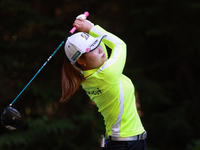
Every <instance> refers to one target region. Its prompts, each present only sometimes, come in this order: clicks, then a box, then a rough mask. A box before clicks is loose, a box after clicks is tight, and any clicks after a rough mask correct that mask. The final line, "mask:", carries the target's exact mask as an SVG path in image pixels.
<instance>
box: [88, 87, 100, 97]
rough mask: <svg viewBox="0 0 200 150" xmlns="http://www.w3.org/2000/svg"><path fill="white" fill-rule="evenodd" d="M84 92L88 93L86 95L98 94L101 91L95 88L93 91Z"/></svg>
mask: <svg viewBox="0 0 200 150" xmlns="http://www.w3.org/2000/svg"><path fill="white" fill-rule="evenodd" d="M86 93H87V94H88V95H91V94H92V95H100V94H102V92H101V90H100V89H99V88H97V90H95V91H86Z"/></svg>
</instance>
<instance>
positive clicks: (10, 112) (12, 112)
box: [1, 11, 89, 130]
mask: <svg viewBox="0 0 200 150" xmlns="http://www.w3.org/2000/svg"><path fill="white" fill-rule="evenodd" d="M84 15H85V16H86V17H87V16H89V13H88V12H87V11H86V12H85V13H84ZM74 31H76V27H73V28H72V29H71V30H70V32H69V34H68V35H67V36H66V37H65V39H64V40H63V41H62V42H61V43H60V45H59V46H58V47H57V48H56V49H55V51H54V52H53V53H52V54H51V55H50V56H49V58H48V59H47V61H46V62H45V63H44V64H43V65H42V67H41V68H40V69H39V70H38V71H37V73H36V74H35V75H34V76H33V78H32V79H31V80H30V81H29V82H28V83H27V84H26V86H25V87H24V88H23V89H22V91H21V92H20V93H19V94H18V95H17V97H16V98H15V99H14V100H13V101H12V103H10V105H9V106H8V107H6V108H5V109H4V111H3V113H2V114H1V123H2V124H3V125H4V126H5V127H6V128H7V129H9V130H14V129H16V128H17V127H18V126H19V124H20V122H21V115H20V113H19V112H18V111H17V110H16V109H14V108H12V105H13V103H14V102H15V101H16V100H17V99H18V97H19V96H20V95H21V94H22V93H23V92H24V90H25V89H26V88H27V87H28V86H29V84H30V83H31V82H32V81H33V80H34V79H35V77H36V76H37V75H38V74H39V72H40V71H41V70H42V69H43V68H44V66H45V65H46V64H47V63H48V62H49V61H50V59H51V58H52V57H53V56H54V55H55V53H56V52H57V51H58V50H59V49H60V48H61V47H62V46H63V45H64V44H65V42H66V40H67V38H68V37H69V36H70V35H72V34H73V33H74Z"/></svg>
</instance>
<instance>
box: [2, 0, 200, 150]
mask: <svg viewBox="0 0 200 150" xmlns="http://www.w3.org/2000/svg"><path fill="white" fill-rule="evenodd" d="M84 11H88V12H89V13H90V16H89V17H88V19H89V20H91V21H92V22H94V23H95V24H99V25H101V26H102V27H103V28H105V29H106V30H108V31H110V32H112V33H114V34H116V35H117V36H119V37H120V38H121V39H123V40H124V41H125V42H126V43H127V46H128V55H127V63H126V66H125V69H124V74H125V75H127V76H128V77H129V78H131V79H132V81H133V82H134V84H135V87H136V89H137V100H138V101H139V102H140V104H141V110H142V112H143V116H141V119H142V122H143V124H144V127H145V129H146V130H147V132H148V138H147V148H148V150H200V136H199V135H200V119H199V114H200V109H199V108H200V81H199V79H198V78H199V76H200V42H199V41H200V20H199V16H200V2H199V1H198V0H151V1H149V0H132V1H121V0H109V1H108V0H101V1H96V0H86V1H82V0H57V1H55V0H49V1H45V0H29V1H27V0H1V1H0V84H1V86H0V110H1V112H2V111H3V109H4V108H5V107H7V106H8V105H9V104H10V103H11V102H12V101H13V100H14V98H15V97H16V96H17V95H18V94H19V93H20V91H21V90H22V89H23V88H24V87H25V85H26V84H27V83H28V82H29V81H30V79H31V78H32V77H33V76H34V75H35V73H36V72H37V71H38V69H39V68H40V67H41V66H42V65H43V63H44V62H45V61H46V60H47V58H48V57H49V56H50V55H51V54H52V53H53V51H54V50H55V49H56V48H57V46H58V45H59V44H60V43H61V41H62V40H63V39H64V38H65V36H66V35H67V34H68V32H69V30H70V29H71V28H72V23H73V21H74V20H75V17H76V16H77V15H79V14H81V13H83V12H84ZM65 57H66V56H65V53H64V50H63V47H62V48H61V49H60V50H59V51H58V52H57V53H56V54H55V55H54V57H53V58H52V59H51V60H50V61H49V63H48V64H47V65H46V66H45V67H44V69H43V70H42V71H41V72H40V74H39V75H38V76H37V77H36V78H35V79H34V80H33V82H32V83H31V84H30V85H29V86H28V88H27V89H26V90H25V91H24V92H23V93H22V95H21V96H20V97H19V98H18V99H17V101H16V102H15V103H14V105H13V107H14V108H16V109H17V110H18V111H19V112H20V113H21V115H22V118H23V123H22V124H21V126H20V127H19V128H18V129H17V130H14V131H9V130H7V129H6V128H5V127H4V126H3V125H0V149H1V150H11V149H15V150H67V149H69V150H80V149H81V150H98V149H99V145H100V144H99V140H100V135H101V134H104V122H103V118H102V117H101V115H100V114H99V113H98V111H97V108H96V106H95V105H93V103H92V102H91V101H90V99H89V98H88V97H87V96H86V94H85V92H84V91H83V90H82V89H81V88H80V90H79V91H77V92H76V94H74V95H73V97H72V98H71V100H70V101H69V102H68V103H66V104H61V103H60V102H59V99H60V97H61V68H62V64H63V62H64V60H65Z"/></svg>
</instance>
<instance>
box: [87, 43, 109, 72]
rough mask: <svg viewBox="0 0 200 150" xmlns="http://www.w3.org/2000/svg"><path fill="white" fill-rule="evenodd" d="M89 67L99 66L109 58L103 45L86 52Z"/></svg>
mask: <svg viewBox="0 0 200 150" xmlns="http://www.w3.org/2000/svg"><path fill="white" fill-rule="evenodd" d="M84 55H85V58H86V60H85V61H86V65H87V67H89V68H91V69H93V68H98V67H100V66H101V65H103V63H104V62H105V61H106V60H107V58H106V55H105V53H104V50H103V47H102V46H101V45H99V46H98V47H97V48H96V49H95V50H93V51H91V52H88V53H85V54H84Z"/></svg>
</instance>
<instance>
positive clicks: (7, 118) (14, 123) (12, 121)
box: [1, 107, 21, 130]
mask: <svg viewBox="0 0 200 150" xmlns="http://www.w3.org/2000/svg"><path fill="white" fill-rule="evenodd" d="M1 123H2V124H3V125H4V126H5V127H6V128H7V129H8V130H15V129H17V128H18V127H19V125H20V123H21V115H20V113H19V112H18V111H17V110H16V109H14V108H12V107H6V108H5V109H4V111H3V112H2V114H1Z"/></svg>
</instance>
